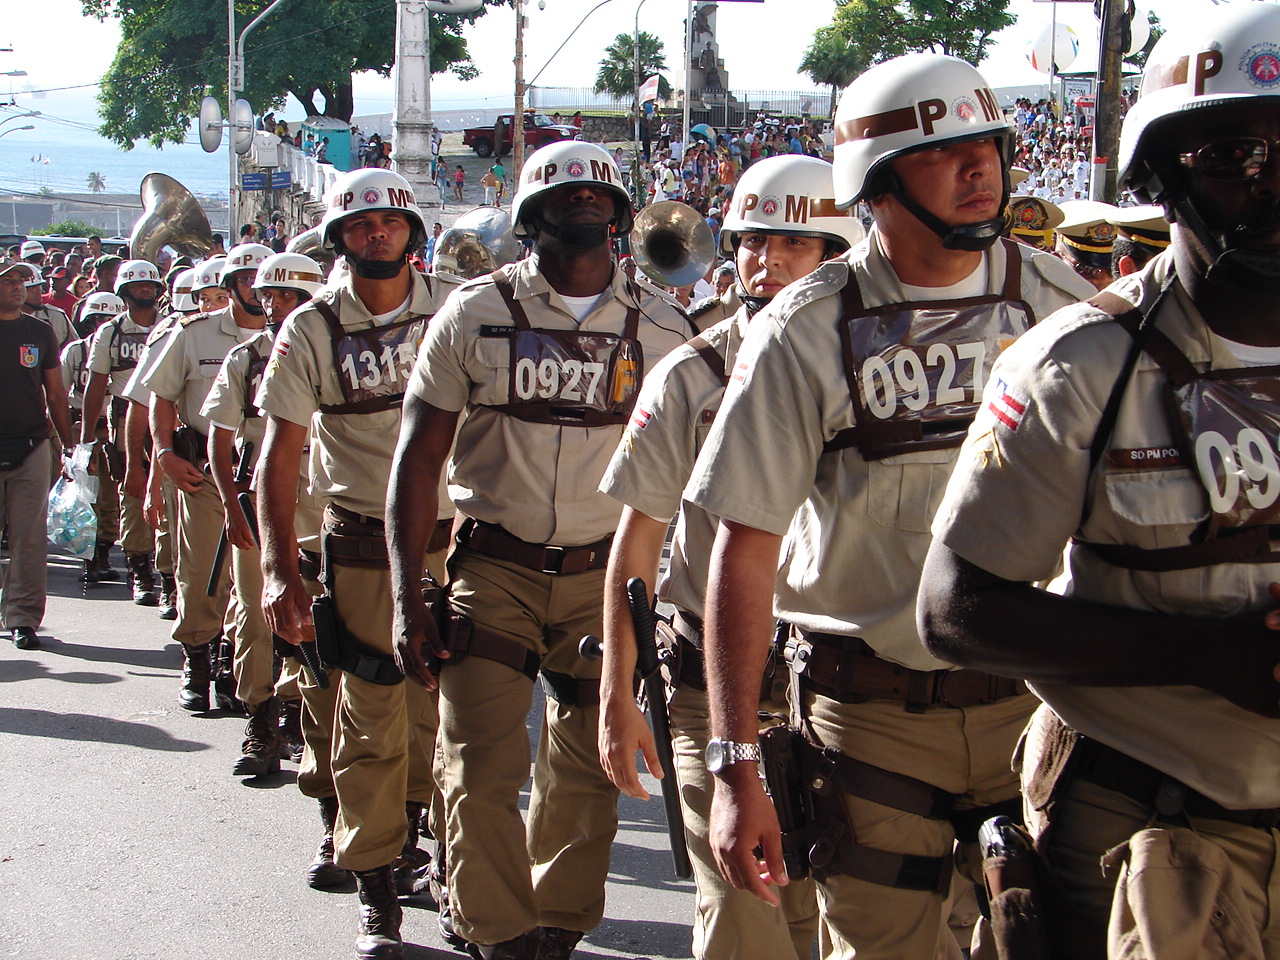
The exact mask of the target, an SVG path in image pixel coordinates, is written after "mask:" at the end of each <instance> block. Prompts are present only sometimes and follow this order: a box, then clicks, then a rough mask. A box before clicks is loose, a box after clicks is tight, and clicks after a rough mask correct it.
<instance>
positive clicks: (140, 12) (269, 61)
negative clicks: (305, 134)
mask: <svg viewBox="0 0 1280 960" xmlns="http://www.w3.org/2000/svg"><path fill="white" fill-rule="evenodd" d="M269 2H270V0H236V31H237V34H238V33H239V32H240V31H242V30H244V28H245V27H246V26H248V24H249V21H250V20H252V19H253V18H254V17H256V16H257V15H258V14H259V13H261V12H262V11H263V10H264V9H266V7H267V5H268V3H269ZM485 2H486V3H488V4H491V5H499V4H505V3H506V0H485ZM81 5H82V7H83V9H84V13H85V15H86V16H92V17H97V18H98V19H99V20H104V19H106V18H108V17H114V18H116V19H118V20H119V21H120V45H119V47H117V48H116V55H115V59H114V60H113V61H112V63H111V67H110V68H109V69H108V70H107V73H106V75H105V76H104V77H103V78H102V85H101V88H100V89H99V92H98V102H99V105H100V107H99V115H100V116H101V118H102V125H101V127H100V128H99V132H100V133H101V134H102V135H103V136H104V137H106V138H107V139H109V140H113V141H114V142H116V143H117V144H119V145H120V146H122V147H124V148H125V149H131V148H132V147H133V146H134V144H135V143H136V142H137V141H139V140H145V141H147V142H148V143H150V144H152V145H153V146H157V147H159V146H163V145H164V144H165V143H180V142H182V141H184V140H185V139H186V138H187V135H188V132H189V131H190V128H191V122H192V120H193V119H194V118H195V117H196V116H197V115H198V113H199V111H200V101H201V99H202V98H203V97H204V95H205V93H206V88H208V91H209V92H211V93H212V94H213V95H214V96H216V97H218V99H219V101H220V102H221V103H222V107H223V112H224V115H225V114H226V93H227V50H228V46H227V11H226V7H225V6H224V5H223V4H221V3H209V2H207V0H81ZM486 9H487V8H485V7H482V8H481V9H480V10H478V11H477V12H475V13H472V14H466V15H463V16H457V15H453V14H448V15H445V14H431V69H432V72H434V73H440V72H443V71H445V70H450V71H452V72H453V73H454V74H456V75H457V76H459V77H461V78H462V79H465V80H469V79H472V78H474V77H476V76H477V75H478V73H479V71H478V70H477V69H476V66H475V64H474V63H473V62H472V60H471V57H470V55H469V53H468V50H467V41H466V39H465V38H464V37H463V35H462V31H463V27H464V26H465V25H466V24H467V23H470V22H472V21H474V20H475V19H476V18H477V17H479V16H481V15H483V14H484V12H485V10H486ZM395 11H396V5H395V0H323V2H320V3H315V2H304V0H292V3H289V4H286V5H284V6H283V7H281V8H280V10H279V11H278V12H276V13H273V14H272V15H271V16H270V17H268V18H267V19H266V20H264V21H263V22H262V24H261V26H259V27H257V28H255V30H254V32H253V33H252V34H251V35H250V36H249V39H248V41H247V43H246V45H245V61H246V63H245V78H244V80H245V82H244V89H243V91H241V93H240V94H239V95H240V96H242V97H244V98H245V99H246V100H248V101H249V102H250V103H251V104H253V108H254V110H255V112H257V113H259V114H262V113H266V112H267V111H268V110H271V109H279V108H282V107H283V106H284V103H285V98H286V96H288V95H289V94H292V95H293V96H294V98H295V99H296V100H298V102H299V103H301V104H302V105H303V106H304V107H305V108H306V110H307V112H308V113H311V114H318V113H325V114H328V115H329V116H333V117H337V118H339V119H341V120H350V119H351V114H352V111H353V108H354V102H353V97H352V93H351V75H352V74H353V73H355V72H357V71H362V70H373V71H376V72H377V73H380V74H382V75H383V76H386V75H388V74H389V73H390V71H391V66H392V63H393V60H394V56H395ZM320 101H322V102H320Z"/></svg>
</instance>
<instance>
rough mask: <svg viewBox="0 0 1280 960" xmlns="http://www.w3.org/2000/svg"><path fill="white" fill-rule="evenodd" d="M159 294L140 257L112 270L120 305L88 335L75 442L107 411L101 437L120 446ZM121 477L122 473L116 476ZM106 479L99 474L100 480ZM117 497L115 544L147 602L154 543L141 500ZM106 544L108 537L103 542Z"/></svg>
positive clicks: (137, 595)
mask: <svg viewBox="0 0 1280 960" xmlns="http://www.w3.org/2000/svg"><path fill="white" fill-rule="evenodd" d="M159 295H160V273H159V271H157V270H156V268H155V265H154V264H152V263H149V262H148V261H146V260H130V261H129V262H128V263H125V264H123V265H121V267H120V270H119V271H118V272H117V273H116V296H117V297H119V298H120V300H121V301H122V304H123V306H124V307H125V308H126V309H125V310H124V311H122V312H121V313H120V314H118V315H116V316H114V317H112V318H111V320H110V321H109V322H107V323H104V324H101V325H99V326H98V327H97V329H96V330H95V331H94V333H93V334H92V337H93V339H92V345H91V347H90V349H89V383H88V386H87V387H86V388H85V398H84V412H85V416H86V418H89V417H92V418H93V419H92V421H90V420H88V419H86V420H85V421H84V422H82V424H81V427H80V442H81V443H89V442H91V441H92V440H93V438H94V433H93V427H92V426H90V425H89V424H90V423H96V422H97V420H98V419H99V418H100V417H102V416H103V412H104V411H106V413H107V420H108V422H107V430H106V434H107V438H108V439H109V440H110V441H111V442H112V443H113V444H114V445H115V446H116V448H117V449H120V450H125V449H127V447H128V442H127V440H126V438H125V420H126V414H127V410H128V408H127V406H126V404H127V402H128V401H126V400H125V399H124V390H125V387H126V385H127V384H128V382H129V378H130V377H131V376H132V375H133V371H134V369H135V368H136V367H137V364H138V359H139V358H140V357H141V356H142V352H143V350H144V348H145V347H146V343H147V338H148V337H149V336H150V334H151V331H152V330H153V329H154V327H155V326H156V322H157V319H158V316H159V309H158V307H157V303H158V299H159ZM100 296H102V295H101V294H90V296H89V299H88V300H87V301H86V303H85V306H84V309H83V310H82V311H81V316H82V317H83V318H84V319H85V321H86V322H88V321H89V320H90V319H91V317H92V311H93V308H94V300H95V298H96V297H100ZM121 479H122V480H123V479H124V478H123V477H122V478H121ZM104 482H107V481H106V480H105V479H104V480H102V481H100V483H104ZM117 490H118V493H117V496H118V497H119V500H120V532H121V536H122V539H121V545H122V548H123V549H124V555H125V562H126V564H128V567H129V582H130V584H131V588H132V592H133V602H134V603H136V604H139V605H140V606H144V607H153V606H155V605H156V604H157V603H158V602H159V599H158V597H157V596H156V582H155V573H154V571H153V569H152V565H151V552H152V546H153V543H154V538H153V536H152V532H151V528H150V526H149V525H148V524H147V520H146V517H145V516H144V513H143V505H142V499H141V498H140V497H138V496H136V495H135V494H134V493H131V492H130V491H129V490H128V489H123V488H122V487H120V486H119V485H117ZM107 546H108V548H109V547H110V542H108V544H107Z"/></svg>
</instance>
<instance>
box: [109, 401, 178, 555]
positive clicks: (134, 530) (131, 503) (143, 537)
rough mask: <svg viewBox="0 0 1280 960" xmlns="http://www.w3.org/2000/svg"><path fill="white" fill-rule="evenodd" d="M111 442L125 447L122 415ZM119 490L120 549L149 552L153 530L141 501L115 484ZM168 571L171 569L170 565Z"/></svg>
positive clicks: (114, 423)
mask: <svg viewBox="0 0 1280 960" xmlns="http://www.w3.org/2000/svg"><path fill="white" fill-rule="evenodd" d="M110 433H111V437H112V442H114V443H115V445H116V448H117V449H119V450H120V452H121V453H122V454H123V452H124V448H125V438H124V417H117V418H116V419H115V420H114V421H113V423H112V427H111V431H110ZM117 489H118V490H119V491H120V537H119V539H120V549H121V550H123V551H124V553H125V556H130V555H136V554H139V553H146V554H150V553H151V551H152V549H153V548H154V546H155V531H154V530H152V529H151V527H150V525H149V524H148V523H147V520H146V517H144V516H143V513H142V501H141V500H140V499H138V498H137V497H131V496H129V494H127V493H125V492H124V487H123V484H117ZM169 569H170V572H172V571H173V568H172V566H170V568H169Z"/></svg>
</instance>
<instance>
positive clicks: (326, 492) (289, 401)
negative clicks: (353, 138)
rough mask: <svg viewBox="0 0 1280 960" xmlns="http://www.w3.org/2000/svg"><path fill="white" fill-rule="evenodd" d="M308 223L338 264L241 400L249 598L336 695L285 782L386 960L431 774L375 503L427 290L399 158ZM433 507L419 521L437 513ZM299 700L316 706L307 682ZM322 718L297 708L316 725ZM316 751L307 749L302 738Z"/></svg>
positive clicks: (360, 943) (337, 193)
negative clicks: (311, 762)
mask: <svg viewBox="0 0 1280 960" xmlns="http://www.w3.org/2000/svg"><path fill="white" fill-rule="evenodd" d="M321 233H322V237H323V242H324V243H325V245H326V246H327V247H329V248H331V249H333V250H334V251H335V252H337V254H338V255H339V256H341V257H343V258H345V261H346V266H347V267H348V268H349V269H345V268H344V269H343V271H342V273H341V275H340V276H339V277H337V278H336V279H332V280H331V281H330V283H329V285H328V286H326V287H325V288H324V289H323V290H321V291H319V292H318V293H317V295H316V296H315V298H314V299H312V300H311V301H310V302H309V303H307V304H304V305H302V306H301V307H300V308H299V309H297V310H295V311H294V313H293V314H292V315H291V316H290V317H289V319H288V320H287V321H286V323H285V325H284V327H283V329H282V330H281V331H280V333H279V335H278V336H277V337H276V340H275V345H274V348H273V350H272V353H271V358H270V360H269V361H268V364H267V368H266V372H265V374H264V376H263V382H262V388H261V390H260V391H259V394H258V397H257V399H256V403H257V405H258V406H259V407H260V408H261V409H262V410H263V411H264V412H265V413H266V414H267V427H266V434H265V438H264V442H263V443H264V448H263V453H262V459H261V460H260V461H259V482H258V509H259V513H260V518H261V525H262V565H263V577H264V590H263V604H264V607H265V610H266V615H267V620H268V622H269V623H270V625H271V628H272V630H273V631H274V632H275V633H277V634H278V635H279V636H281V637H282V638H284V639H285V640H287V641H289V642H291V643H295V644H296V643H303V642H307V643H310V642H317V641H321V640H322V641H324V643H323V644H318V652H319V653H320V655H321V657H322V659H323V660H324V662H325V665H326V667H328V668H330V672H331V675H332V677H333V686H334V688H335V690H336V697H337V700H336V716H335V718H334V721H333V724H332V730H333V747H332V756H331V763H332V772H333V777H332V784H331V785H329V784H327V783H326V782H325V781H324V779H323V778H322V777H320V776H316V777H314V778H309V779H308V782H307V783H305V784H304V783H303V782H302V780H301V778H300V780H299V786H300V787H302V789H303V790H304V792H309V793H311V794H312V795H314V796H317V797H318V798H319V800H320V807H321V815H322V818H323V819H324V822H325V827H326V830H327V831H331V834H332V840H331V841H328V840H326V843H324V844H322V846H321V851H320V855H319V856H320V858H324V857H326V856H330V855H332V857H333V860H332V861H325V862H326V863H332V862H336V864H337V866H338V867H339V868H343V869H347V870H351V871H352V872H353V873H354V874H355V877H356V886H357V891H358V893H359V897H360V902H361V918H360V930H359V936H358V938H357V940H356V956H357V957H360V958H395V957H400V956H401V955H402V953H403V949H402V946H401V938H400V922H401V909H400V904H399V900H398V899H397V892H400V893H404V894H408V893H412V892H414V891H415V889H416V888H418V887H419V886H421V885H424V884H425V875H424V870H425V868H426V866H427V862H428V860H429V858H427V857H426V855H425V853H424V852H422V851H420V850H419V849H418V845H417V844H418V822H419V818H420V816H421V813H422V809H423V806H424V805H427V804H430V803H431V802H432V799H433V797H434V796H438V791H437V790H436V788H435V782H434V778H433V775H432V757H433V754H434V750H435V734H436V727H437V725H438V717H437V712H436V703H435V697H434V695H430V694H428V692H427V691H426V690H424V689H423V688H422V687H420V686H418V685H417V684H406V683H405V682H404V675H403V673H401V672H400V670H399V669H398V668H397V667H396V664H395V661H394V659H393V657H392V634H391V627H392V620H391V616H392V614H391V588H390V581H389V574H388V570H387V548H386V544H385V538H384V533H383V504H384V501H385V497H386V489H387V480H388V476H389V474H390V471H391V459H392V453H393V451H394V449H395V443H396V438H397V436H398V435H399V431H400V404H401V400H402V398H403V397H404V395H405V389H406V387H407V385H408V380H409V375H410V372H411V370H412V368H413V362H414V358H415V357H416V355H417V352H418V346H419V344H420V343H421V341H422V337H423V333H424V331H425V330H426V329H427V323H428V320H429V319H430V317H431V316H432V314H434V313H435V311H436V308H437V306H438V294H437V293H436V292H434V290H433V287H432V285H431V283H430V281H429V280H428V278H426V277H425V276H424V275H422V274H420V273H418V272H417V271H416V270H414V269H413V268H412V267H411V266H410V265H409V260H408V258H409V256H410V254H412V253H413V252H415V251H417V250H419V249H421V247H422V243H423V240H424V239H425V237H426V226H425V224H424V222H423V218H422V213H421V211H419V209H418V206H417V203H416V202H415V200H414V197H413V189H412V188H411V187H410V185H409V183H408V181H406V180H405V179H404V178H403V177H401V176H399V175H398V174H395V173H392V172H391V171H389V170H381V169H362V170H356V171H353V172H351V173H349V174H347V175H345V176H344V177H341V178H339V180H338V181H337V182H336V183H335V185H334V186H333V188H332V189H331V191H330V193H329V205H328V210H327V212H326V213H325V217H324V220H323V221H322V222H321ZM309 431H310V443H311V454H310V457H311V459H310V474H311V491H312V493H313V494H314V495H315V496H316V497H318V498H320V499H322V500H323V501H324V503H325V507H324V520H323V526H322V535H321V544H322V547H321V580H322V582H323V584H324V589H325V596H324V597H323V598H321V599H320V600H319V601H317V604H316V607H315V610H316V611H317V612H316V617H315V619H314V621H313V616H312V609H313V608H312V598H311V595H310V593H309V592H308V590H307V589H306V587H305V585H304V583H303V579H302V577H301V575H300V573H299V558H298V543H297V538H296V535H295V511H296V501H297V499H298V497H297V494H298V471H299V464H300V462H301V459H302V455H303V450H304V448H305V447H306V445H307V442H308V434H309ZM427 499H428V498H427V497H426V496H423V497H422V498H421V500H422V502H425V501H426V500H427ZM434 507H435V504H434V503H432V512H431V514H430V516H429V517H428V519H427V523H428V527H432V525H436V526H438V524H437V521H438V519H439V517H438V516H437V513H436V511H435V510H434ZM446 526H447V523H446ZM437 541H438V542H437V543H434V544H427V543H425V542H424V544H423V549H422V550H421V551H419V553H418V557H417V562H416V563H415V564H414V570H413V578H414V582H415V583H416V582H417V581H418V579H419V578H421V576H422V574H423V570H424V569H425V568H426V566H427V564H428V562H430V563H431V565H432V566H433V567H434V569H435V571H436V572H437V573H439V574H442V573H443V560H444V554H443V548H444V547H445V546H446V545H447V533H443V535H441V536H438V537H437ZM429 548H431V549H434V550H435V554H434V555H433V556H431V557H428V556H427V554H428V549H429ZM305 693H306V687H305V685H304V694H305ZM308 709H309V710H313V709H315V710H322V709H323V707H322V706H321V705H320V701H318V700H315V699H313V698H312V697H310V696H309V695H308ZM323 719H324V718H323V716H315V717H313V718H312V721H313V722H314V723H315V725H316V727H317V729H319V728H320V727H321V722H322V721H323ZM315 749H323V747H322V745H321V743H320V742H319V741H318V742H317V744H316V745H315ZM335 791H336V802H335V798H334V792H335ZM437 807H438V804H437ZM335 817H336V821H335ZM320 862H321V861H320V860H319V859H318V861H317V863H320ZM313 869H314V865H313ZM313 882H314V881H313Z"/></svg>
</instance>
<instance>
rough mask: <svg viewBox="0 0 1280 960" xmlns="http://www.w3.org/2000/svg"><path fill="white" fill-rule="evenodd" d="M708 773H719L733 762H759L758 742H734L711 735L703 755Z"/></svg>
mask: <svg viewBox="0 0 1280 960" xmlns="http://www.w3.org/2000/svg"><path fill="white" fill-rule="evenodd" d="M704 759H705V761H706V765H707V772H708V773H713V774H715V773H720V772H722V771H724V770H726V769H728V768H729V767H730V766H732V765H733V764H735V763H741V762H742V761H744V760H750V761H751V762H752V763H759V762H760V744H758V743H736V742H734V741H733V740H722V739H720V738H719V737H712V738H711V740H710V741H709V742H708V743H707V751H706V754H705V755H704Z"/></svg>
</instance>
